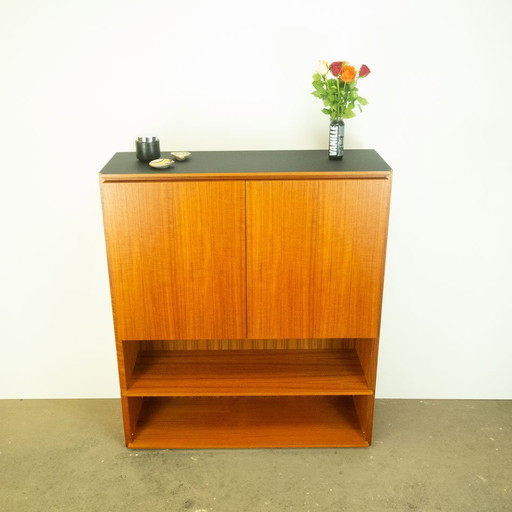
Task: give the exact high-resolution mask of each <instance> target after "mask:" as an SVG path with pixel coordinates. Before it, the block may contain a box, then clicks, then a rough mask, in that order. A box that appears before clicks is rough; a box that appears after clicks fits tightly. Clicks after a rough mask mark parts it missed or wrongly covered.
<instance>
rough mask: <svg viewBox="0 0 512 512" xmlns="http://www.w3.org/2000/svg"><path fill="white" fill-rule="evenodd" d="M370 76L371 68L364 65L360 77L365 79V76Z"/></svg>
mask: <svg viewBox="0 0 512 512" xmlns="http://www.w3.org/2000/svg"><path fill="white" fill-rule="evenodd" d="M369 74H370V68H369V67H368V66H367V65H366V64H363V65H362V66H361V69H360V70H359V77H360V78H364V77H365V76H368V75H369Z"/></svg>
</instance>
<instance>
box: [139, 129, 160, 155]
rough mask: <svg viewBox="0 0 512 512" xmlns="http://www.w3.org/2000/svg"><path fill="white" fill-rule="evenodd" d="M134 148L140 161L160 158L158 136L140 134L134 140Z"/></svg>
mask: <svg viewBox="0 0 512 512" xmlns="http://www.w3.org/2000/svg"><path fill="white" fill-rule="evenodd" d="M135 149H136V151H137V158H138V159H139V160H140V161H141V162H151V160H156V159H157V158H160V140H159V139H158V137H153V136H147V135H144V136H141V137H137V139H136V140H135Z"/></svg>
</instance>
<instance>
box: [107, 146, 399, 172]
mask: <svg viewBox="0 0 512 512" xmlns="http://www.w3.org/2000/svg"><path fill="white" fill-rule="evenodd" d="M161 157H162V158H171V159H172V158H173V157H172V156H171V152H170V151H162V154H161ZM386 171H388V172H389V171H391V167H390V166H389V165H388V164H387V163H386V162H385V161H384V160H383V159H382V158H381V156H380V155H379V154H378V153H377V152H376V151H375V150H374V149H346V150H345V154H344V156H343V159H341V160H330V159H329V158H328V156H327V151H326V150H316V149H313V150H264V151H261V150H246V151H194V152H192V154H191V156H190V157H189V158H188V159H187V160H185V161H183V162H178V161H177V162H176V163H175V164H174V165H173V166H172V167H170V168H169V169H165V170H156V169H153V168H151V167H150V166H149V165H148V164H146V163H143V162H139V160H137V158H136V156H135V152H131V151H129V152H119V153H116V154H115V155H114V156H113V157H112V158H111V159H110V161H109V162H108V163H107V164H106V165H105V167H103V169H102V170H101V171H100V174H165V173H169V174H215V173H274V172H275V173H286V172H296V173H297V172H298V173H300V172H386Z"/></svg>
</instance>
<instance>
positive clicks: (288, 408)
mask: <svg viewBox="0 0 512 512" xmlns="http://www.w3.org/2000/svg"><path fill="white" fill-rule="evenodd" d="M368 444H369V443H368V441H367V440H366V439H365V437H364V435H363V433H362V430H361V427H360V425H359V420H358V418H357V414H356V411H355V407H354V404H353V399H352V398H351V397H348V396H345V397H343V396H307V397H306V396H295V397H282V396H281V397H194V398H192V397H172V398H170V397H167V398H163V397H150V398H144V399H143V401H142V409H141V412H140V415H139V419H138V423H137V426H136V429H135V433H134V435H133V439H132V441H131V442H130V443H129V444H128V446H129V447H130V448H228V447H229V448H272V447H285V448H299V447H356V446H368Z"/></svg>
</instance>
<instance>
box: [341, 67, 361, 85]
mask: <svg viewBox="0 0 512 512" xmlns="http://www.w3.org/2000/svg"><path fill="white" fill-rule="evenodd" d="M356 74H357V73H356V68H355V67H354V66H350V65H349V64H346V65H344V66H343V67H342V68H341V75H340V80H342V81H343V82H346V83H350V82H353V81H354V80H355V79H356Z"/></svg>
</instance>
